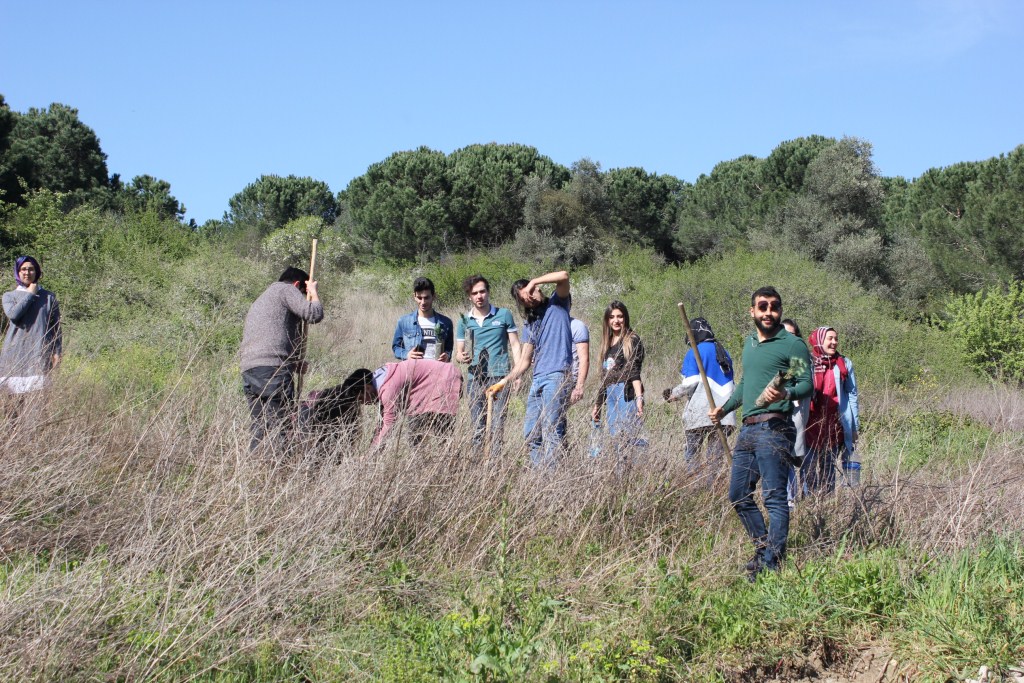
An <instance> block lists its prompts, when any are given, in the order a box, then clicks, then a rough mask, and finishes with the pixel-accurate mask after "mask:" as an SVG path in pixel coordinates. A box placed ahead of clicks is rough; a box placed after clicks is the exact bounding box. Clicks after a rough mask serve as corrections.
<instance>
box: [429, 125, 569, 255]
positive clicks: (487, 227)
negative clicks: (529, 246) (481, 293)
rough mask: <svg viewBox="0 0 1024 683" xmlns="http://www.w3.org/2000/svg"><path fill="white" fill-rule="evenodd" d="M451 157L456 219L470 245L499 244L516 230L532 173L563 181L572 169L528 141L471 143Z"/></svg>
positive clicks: (460, 233) (458, 233)
mask: <svg viewBox="0 0 1024 683" xmlns="http://www.w3.org/2000/svg"><path fill="white" fill-rule="evenodd" d="M447 161H448V173H449V176H450V178H451V199H450V209H451V216H452V223H453V227H454V230H455V234H456V236H457V240H458V241H459V243H461V244H463V245H465V246H467V247H468V246H494V245H497V244H499V243H501V242H503V241H505V240H507V239H509V238H511V237H512V236H513V235H514V234H515V231H516V229H517V228H518V227H519V226H520V225H521V224H522V216H523V204H524V201H525V197H524V189H525V187H526V184H527V182H528V181H529V180H530V179H531V178H546V179H548V180H549V182H551V183H553V184H554V185H555V186H560V185H562V184H563V183H564V182H565V181H566V180H568V177H569V173H568V170H567V169H565V168H564V167H562V166H560V165H559V164H556V163H554V162H553V161H551V159H549V158H548V157H545V156H543V155H541V154H540V153H539V152H538V151H537V150H536V149H535V148H533V147H529V146H526V145H499V144H496V143H493V142H492V143H490V144H486V145H470V146H468V147H463V148H462V149H459V150H456V151H454V152H452V154H451V155H449V157H448V160H447Z"/></svg>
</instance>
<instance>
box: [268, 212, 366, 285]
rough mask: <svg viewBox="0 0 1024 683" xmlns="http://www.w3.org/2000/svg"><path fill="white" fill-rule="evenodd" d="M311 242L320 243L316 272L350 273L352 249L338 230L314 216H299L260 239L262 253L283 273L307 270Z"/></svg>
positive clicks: (352, 262)
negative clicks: (283, 271)
mask: <svg viewBox="0 0 1024 683" xmlns="http://www.w3.org/2000/svg"><path fill="white" fill-rule="evenodd" d="M314 239H317V240H319V241H318V243H317V251H316V263H317V269H319V268H321V267H323V268H327V269H330V270H340V271H345V272H347V271H350V270H352V266H353V264H354V261H353V258H352V246H351V245H350V244H349V243H348V242H346V241H345V239H344V236H343V235H342V234H341V233H340V232H339V231H337V230H334V229H333V228H330V227H329V226H327V224H326V223H324V221H323V219H322V218H319V217H317V216H301V217H299V218H296V219H294V220H291V221H289V222H288V224H287V225H285V226H284V227H283V228H281V229H279V230H275V231H274V232H272V233H270V234H269V235H267V236H266V237H265V238H264V239H263V243H262V252H263V255H264V256H266V257H267V258H268V259H270V260H271V261H273V262H274V263H275V264H277V265H279V266H280V267H281V269H282V270H283V269H284V268H285V267H287V266H295V267H297V268H302V269H304V270H305V269H307V268H308V267H309V257H310V248H311V247H312V243H313V240H314ZM314 275H315V273H314Z"/></svg>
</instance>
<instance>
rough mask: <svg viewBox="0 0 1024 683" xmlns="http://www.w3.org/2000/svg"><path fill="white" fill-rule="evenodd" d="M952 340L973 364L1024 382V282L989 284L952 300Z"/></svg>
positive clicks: (992, 373) (998, 375)
mask: <svg viewBox="0 0 1024 683" xmlns="http://www.w3.org/2000/svg"><path fill="white" fill-rule="evenodd" d="M948 310H949V314H950V320H949V325H948V330H949V339H950V341H951V342H952V345H953V346H954V347H955V348H956V349H958V350H959V351H960V352H961V353H962V354H963V355H964V358H966V359H967V362H968V363H969V364H970V366H971V367H973V368H975V369H977V370H979V371H981V372H984V373H987V374H989V375H991V376H993V377H1003V378H1006V379H1012V380H1014V381H1017V382H1021V381H1024V347H1022V346H1021V339H1024V315H1022V311H1024V284H1022V283H1021V282H1020V281H1013V282H1011V283H1010V285H1009V286H1008V287H1001V286H994V287H989V288H988V289H985V290H983V291H980V292H976V293H974V294H964V295H962V296H955V297H952V298H951V299H950V300H949V305H948Z"/></svg>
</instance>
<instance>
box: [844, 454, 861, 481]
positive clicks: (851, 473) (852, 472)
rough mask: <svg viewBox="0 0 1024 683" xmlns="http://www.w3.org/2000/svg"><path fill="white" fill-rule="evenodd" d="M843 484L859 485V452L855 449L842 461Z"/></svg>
mask: <svg viewBox="0 0 1024 683" xmlns="http://www.w3.org/2000/svg"><path fill="white" fill-rule="evenodd" d="M843 485H844V486H850V487H854V486H860V454H859V453H857V451H853V452H852V453H850V455H849V457H847V458H846V459H845V460H844V461H843Z"/></svg>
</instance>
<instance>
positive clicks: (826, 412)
mask: <svg viewBox="0 0 1024 683" xmlns="http://www.w3.org/2000/svg"><path fill="white" fill-rule="evenodd" d="M808 342H809V345H810V347H811V360H812V361H813V363H814V373H813V374H814V393H813V394H812V397H811V414H810V417H809V418H808V421H807V428H806V430H805V432H804V439H805V441H806V445H807V457H806V458H805V459H804V463H803V465H801V467H800V475H801V480H802V482H803V493H804V495H808V494H810V493H814V492H816V491H824V492H829V491H833V490H835V487H836V466H837V464H841V463H845V462H846V461H847V460H848V459H849V457H850V455H851V454H852V453H853V448H854V444H856V443H857V433H858V431H859V430H860V416H859V412H858V405H857V380H856V378H855V377H854V374H853V362H852V361H851V360H850V359H849V358H846V357H845V356H843V355H842V354H840V353H839V351H838V350H837V349H838V346H839V335H838V334H837V333H836V331H835V328H832V327H819V328H818V329H816V330H814V332H811V336H810V337H809V338H808Z"/></svg>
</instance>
